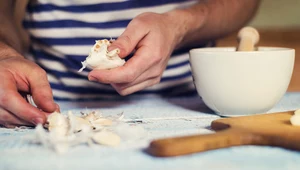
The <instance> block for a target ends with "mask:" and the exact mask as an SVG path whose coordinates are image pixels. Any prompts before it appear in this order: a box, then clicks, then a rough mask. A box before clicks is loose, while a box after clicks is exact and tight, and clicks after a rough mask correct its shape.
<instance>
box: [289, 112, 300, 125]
mask: <svg viewBox="0 0 300 170" xmlns="http://www.w3.org/2000/svg"><path fill="white" fill-rule="evenodd" d="M290 121H291V123H292V125H294V126H300V109H298V110H296V111H295V112H294V115H293V116H292V117H291V119H290Z"/></svg>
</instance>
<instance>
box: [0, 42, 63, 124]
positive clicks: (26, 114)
mask: <svg viewBox="0 0 300 170" xmlns="http://www.w3.org/2000/svg"><path fill="white" fill-rule="evenodd" d="M7 51H11V50H6V49H4V50H3V48H2V49H0V77H1V79H2V80H1V81H0V125H2V126H5V127H14V126H19V125H26V126H33V125H37V124H43V123H45V121H46V117H47V114H49V113H52V112H54V111H55V110H58V109H59V108H58V105H57V104H56V103H54V100H53V95H52V91H51V88H50V84H49V82H48V79H47V75H46V72H45V71H44V70H43V69H42V68H41V67H39V66H38V65H37V64H35V63H33V62H31V61H29V60H26V59H24V58H23V57H22V56H21V55H20V54H18V53H17V52H15V53H14V54H13V55H11V54H7V53H6V52H7ZM13 51H14V50H13ZM20 92H22V93H28V94H31V95H32V98H33V100H34V102H35V104H36V105H37V108H36V107H34V106H32V105H31V104H29V103H28V102H27V101H26V100H25V99H24V97H23V96H22V95H21V94H20Z"/></svg>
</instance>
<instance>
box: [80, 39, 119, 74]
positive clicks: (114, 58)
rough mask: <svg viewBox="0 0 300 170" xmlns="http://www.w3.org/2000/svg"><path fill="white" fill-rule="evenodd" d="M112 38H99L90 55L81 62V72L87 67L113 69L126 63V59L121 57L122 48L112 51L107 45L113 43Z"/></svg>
mask: <svg viewBox="0 0 300 170" xmlns="http://www.w3.org/2000/svg"><path fill="white" fill-rule="evenodd" d="M111 42H112V40H107V39H104V40H97V41H96V43H95V45H94V46H93V47H92V48H91V51H90V53H89V56H88V57H87V58H86V60H85V61H83V62H81V64H82V68H81V69H80V70H79V71H78V72H81V71H82V70H83V69H85V68H86V67H88V68H91V69H112V68H116V67H119V66H122V65H124V64H125V60H124V59H121V58H120V57H119V55H118V54H119V53H120V50H119V49H114V50H112V51H110V52H108V51H107V47H108V46H110V45H111Z"/></svg>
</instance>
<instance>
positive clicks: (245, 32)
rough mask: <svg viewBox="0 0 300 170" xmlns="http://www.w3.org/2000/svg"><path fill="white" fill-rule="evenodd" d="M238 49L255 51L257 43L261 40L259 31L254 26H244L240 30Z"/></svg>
mask: <svg viewBox="0 0 300 170" xmlns="http://www.w3.org/2000/svg"><path fill="white" fill-rule="evenodd" d="M238 41H239V44H238V47H237V51H255V50H256V49H255V45H256V44H257V43H258V41H259V33H258V31H257V30H256V29H255V28H253V27H244V28H242V29H241V30H240V31H239V32H238Z"/></svg>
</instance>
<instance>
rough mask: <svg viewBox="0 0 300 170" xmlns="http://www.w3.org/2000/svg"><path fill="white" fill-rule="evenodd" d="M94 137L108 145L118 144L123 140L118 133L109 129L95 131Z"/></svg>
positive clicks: (95, 140) (98, 141)
mask: <svg viewBox="0 0 300 170" xmlns="http://www.w3.org/2000/svg"><path fill="white" fill-rule="evenodd" d="M92 139H93V141H94V142H96V143H98V144H101V145H107V146H117V145H119V144H120V141H121V138H120V137H119V136H118V135H117V134H115V133H113V132H110V131H107V130H102V131H100V132H97V133H95V134H94V135H93V137H92Z"/></svg>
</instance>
